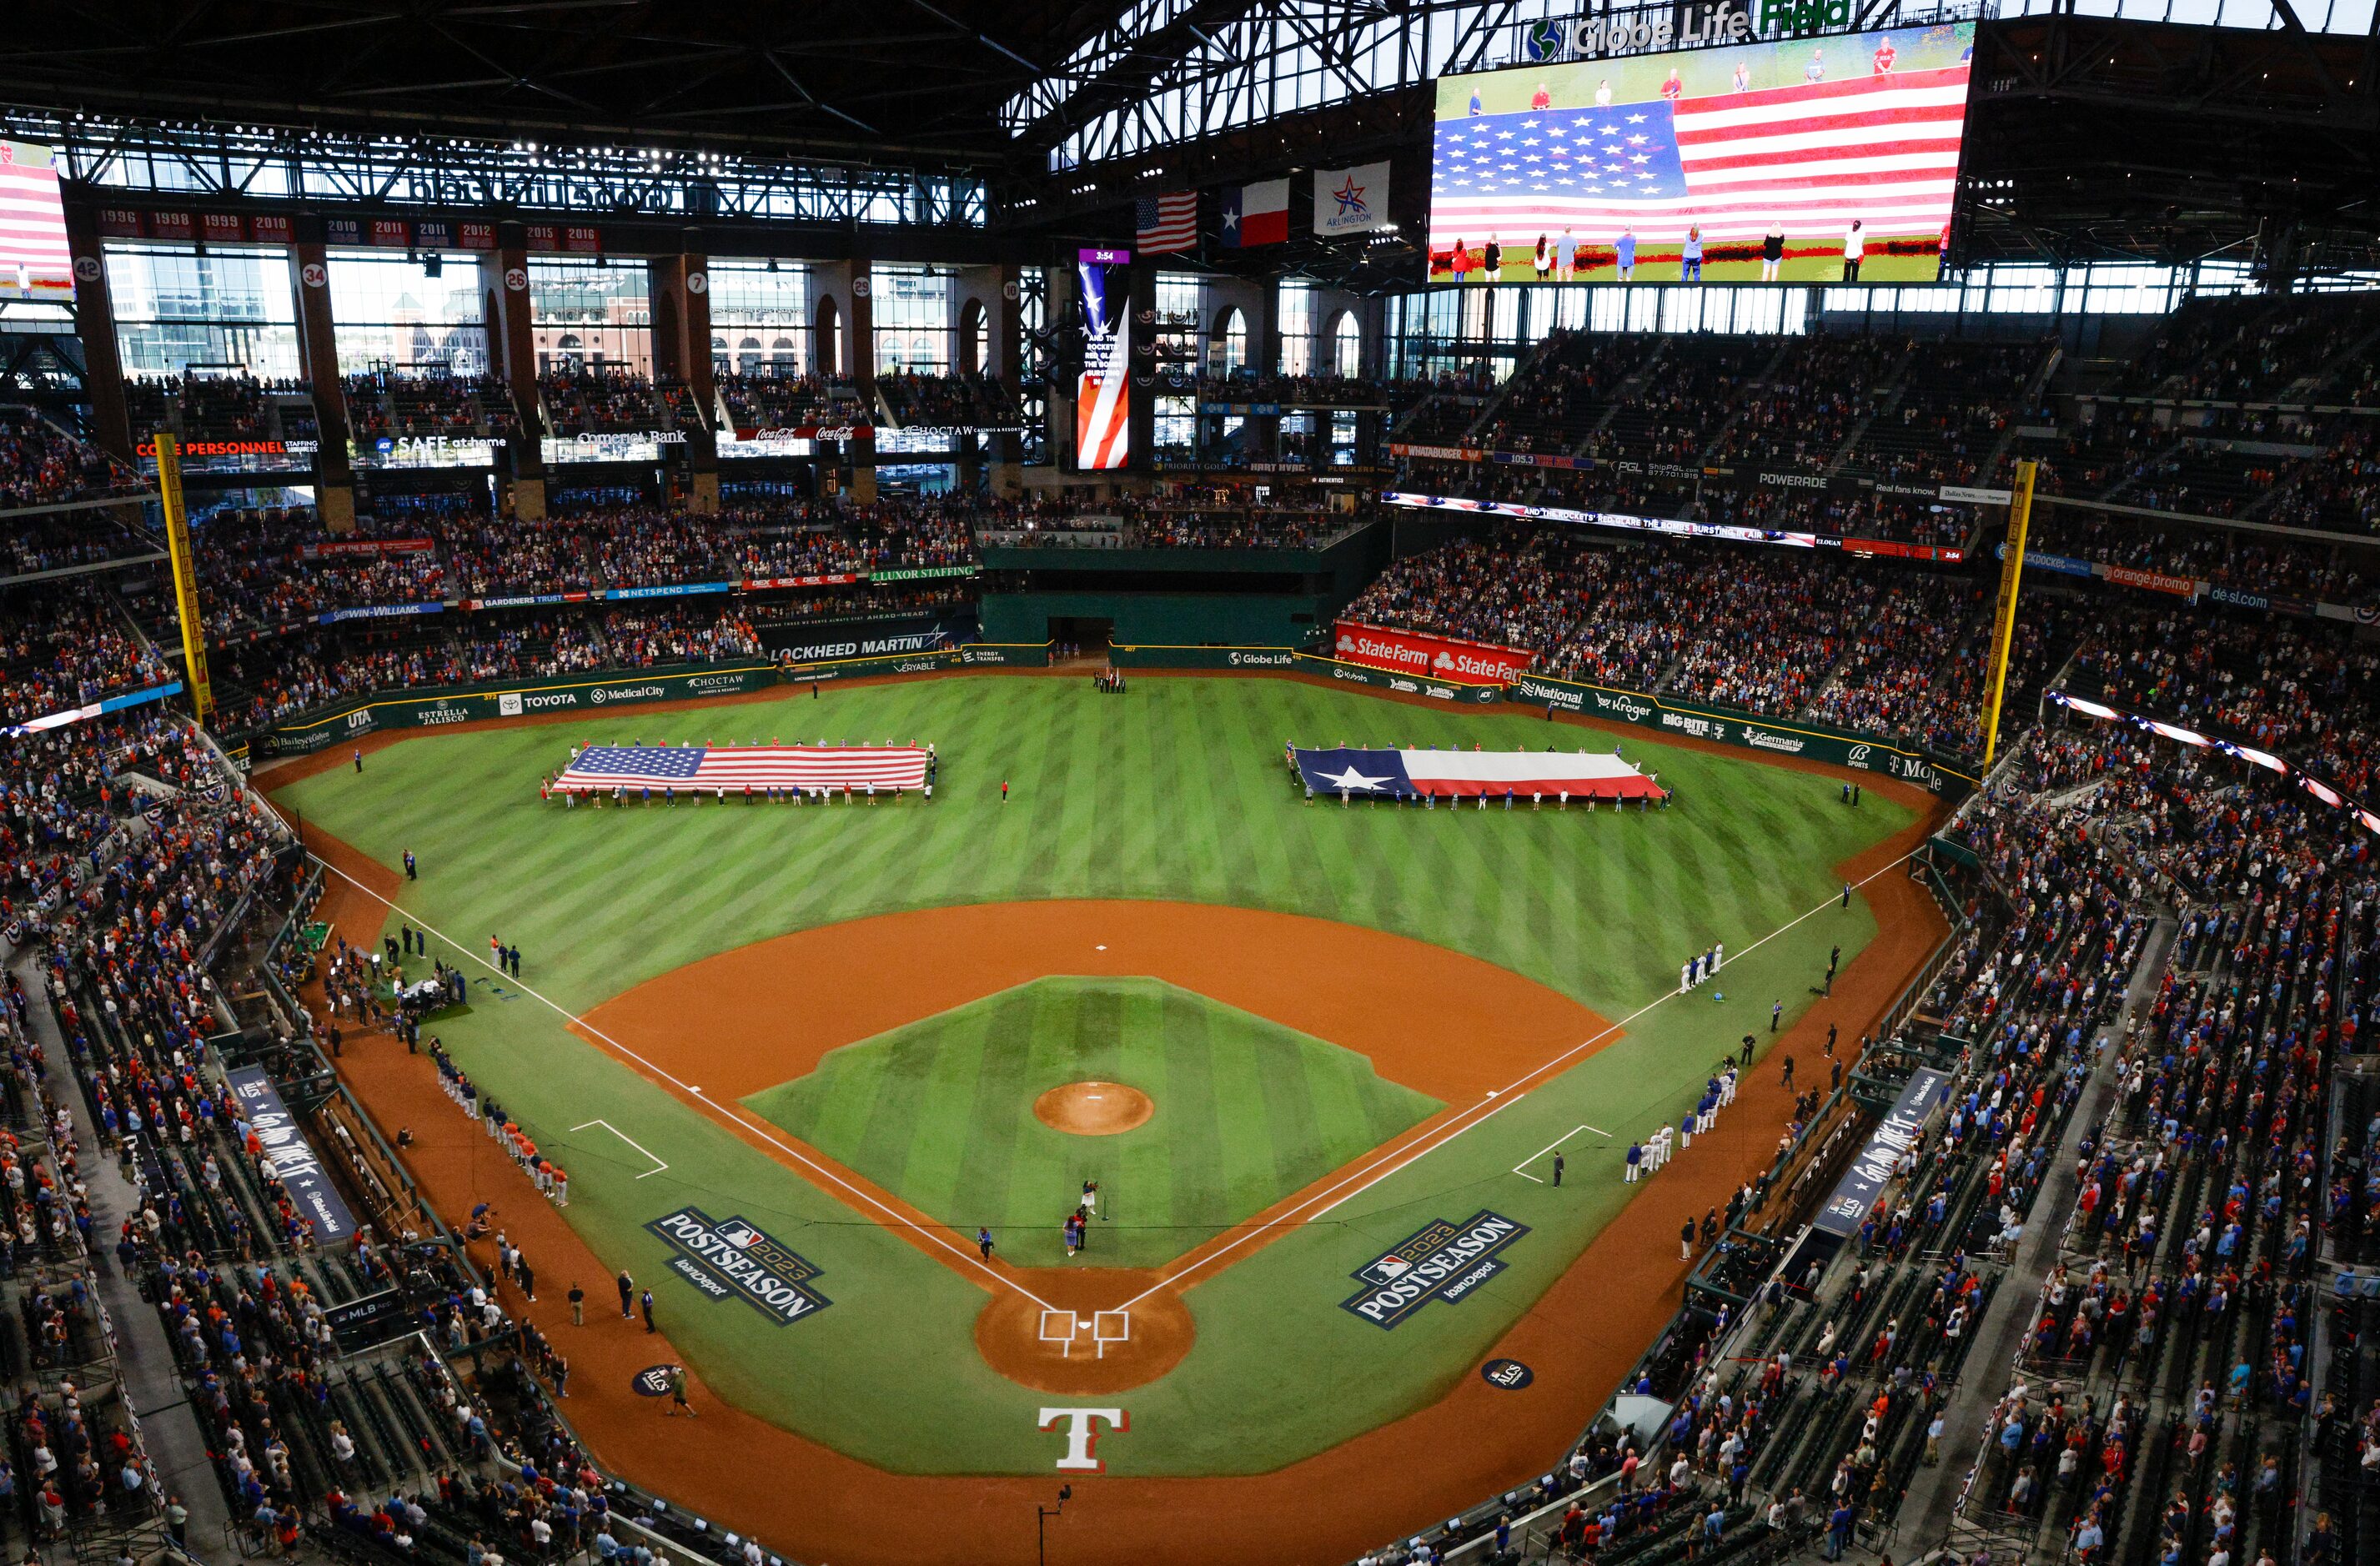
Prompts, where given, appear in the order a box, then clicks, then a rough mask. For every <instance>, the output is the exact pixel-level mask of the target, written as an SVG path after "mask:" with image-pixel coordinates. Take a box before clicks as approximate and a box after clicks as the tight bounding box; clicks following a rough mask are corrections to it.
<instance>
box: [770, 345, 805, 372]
mask: <svg viewBox="0 0 2380 1566" xmlns="http://www.w3.org/2000/svg"><path fill="white" fill-rule="evenodd" d="M801 372H802V365H801V358H800V356H799V355H798V354H796V353H795V351H794V340H793V339H792V338H791V337H780V338H778V339H777V340H776V341H775V342H773V343H771V344H770V345H769V373H770V374H771V375H782V376H784V377H785V378H787V379H788V380H790V379H792V378H793V377H794V376H796V375H799V374H800V373H801Z"/></svg>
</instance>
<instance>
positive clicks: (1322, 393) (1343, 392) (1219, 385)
mask: <svg viewBox="0 0 2380 1566" xmlns="http://www.w3.org/2000/svg"><path fill="white" fill-rule="evenodd" d="M1197 391H1198V400H1199V401H1200V402H1212V403H1279V404H1281V405H1283V406H1284V407H1379V406H1380V405H1381V404H1382V403H1383V402H1385V401H1387V397H1386V396H1385V395H1383V388H1382V387H1381V385H1380V383H1379V382H1377V381H1368V380H1366V379H1365V378H1363V377H1362V376H1355V375H1258V374H1257V373H1256V372H1255V371H1253V370H1241V371H1239V372H1238V373H1236V374H1233V375H1201V376H1199V377H1198V378H1197Z"/></svg>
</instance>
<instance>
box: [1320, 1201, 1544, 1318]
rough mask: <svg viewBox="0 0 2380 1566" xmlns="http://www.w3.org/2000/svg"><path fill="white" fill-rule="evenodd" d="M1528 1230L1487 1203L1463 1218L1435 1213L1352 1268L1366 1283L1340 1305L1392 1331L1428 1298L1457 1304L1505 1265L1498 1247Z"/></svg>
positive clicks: (1522, 1224)
mask: <svg viewBox="0 0 2380 1566" xmlns="http://www.w3.org/2000/svg"><path fill="white" fill-rule="evenodd" d="M1527 1232H1529V1229H1528V1225H1526V1224H1524V1223H1516V1222H1514V1221H1513V1220H1512V1219H1509V1218H1506V1217H1505V1216H1504V1215H1503V1214H1501V1213H1497V1212H1490V1211H1488V1209H1487V1208H1480V1209H1479V1210H1478V1211H1477V1212H1475V1213H1473V1214H1472V1215H1471V1216H1470V1217H1469V1218H1466V1219H1464V1220H1463V1221H1462V1222H1460V1223H1449V1222H1448V1221H1447V1220H1444V1219H1442V1218H1439V1219H1432V1220H1430V1221H1429V1222H1427V1223H1426V1224H1424V1225H1422V1226H1421V1227H1420V1228H1419V1229H1417V1230H1415V1231H1414V1232H1412V1233H1411V1234H1408V1235H1406V1236H1405V1237H1404V1238H1403V1240H1401V1241H1399V1242H1398V1243H1397V1244H1394V1245H1392V1246H1390V1248H1389V1249H1387V1250H1385V1251H1383V1252H1381V1253H1380V1254H1379V1255H1378V1256H1374V1257H1373V1258H1372V1259H1371V1260H1370V1261H1367V1262H1366V1263H1365V1264H1364V1265H1363V1266H1361V1267H1359V1268H1357V1269H1355V1270H1354V1272H1352V1273H1350V1274H1348V1276H1349V1277H1351V1278H1353V1279H1354V1280H1355V1281H1356V1282H1358V1283H1361V1284H1362V1285H1363V1287H1362V1288H1361V1289H1359V1290H1357V1291H1356V1292H1355V1293H1354V1294H1352V1295H1350V1296H1349V1297H1348V1298H1346V1299H1343V1300H1342V1301H1340V1302H1339V1304H1340V1307H1341V1308H1342V1309H1343V1310H1348V1311H1353V1312H1354V1314H1355V1315H1357V1316H1360V1317H1363V1318H1364V1319H1365V1320H1366V1321H1368V1322H1370V1323H1371V1324H1372V1325H1373V1326H1375V1327H1378V1328H1380V1329H1383V1330H1389V1331H1393V1330H1394V1329H1397V1328H1399V1327H1401V1326H1403V1324H1404V1323H1405V1321H1406V1319H1407V1318H1408V1317H1411V1316H1412V1315H1413V1314H1414V1313H1415V1311H1417V1310H1419V1309H1421V1307H1422V1306H1424V1305H1427V1304H1428V1303H1429V1302H1430V1301H1432V1300H1444V1301H1445V1302H1446V1303H1447V1304H1449V1305H1453V1304H1455V1303H1457V1302H1458V1301H1460V1300H1462V1299H1463V1297H1464V1296H1466V1295H1468V1294H1469V1293H1472V1292H1473V1291H1474V1290H1475V1289H1477V1288H1478V1287H1479V1285H1480V1284H1482V1283H1485V1282H1487V1281H1488V1280H1489V1279H1490V1278H1493V1277H1495V1276H1496V1274H1498V1273H1500V1272H1501V1271H1503V1270H1504V1263H1503V1262H1502V1260H1501V1259H1500V1257H1499V1256H1498V1253H1499V1252H1500V1251H1502V1250H1503V1249H1504V1247H1505V1246H1507V1245H1509V1244H1512V1242H1513V1241H1515V1240H1517V1239H1519V1238H1520V1237H1521V1236H1522V1235H1524V1234H1526V1233H1527Z"/></svg>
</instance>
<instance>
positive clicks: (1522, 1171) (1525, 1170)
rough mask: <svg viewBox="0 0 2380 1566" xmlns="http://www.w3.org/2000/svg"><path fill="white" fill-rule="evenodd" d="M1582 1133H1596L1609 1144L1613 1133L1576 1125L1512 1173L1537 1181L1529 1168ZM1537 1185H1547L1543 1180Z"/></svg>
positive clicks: (1519, 1164)
mask: <svg viewBox="0 0 2380 1566" xmlns="http://www.w3.org/2000/svg"><path fill="white" fill-rule="evenodd" d="M1582 1131H1592V1132H1594V1133H1595V1134H1596V1135H1597V1136H1600V1137H1602V1138H1603V1139H1604V1140H1605V1141H1607V1142H1608V1141H1609V1140H1610V1139H1611V1133H1609V1131H1605V1130H1602V1129H1601V1128H1599V1127H1597V1126H1592V1125H1574V1126H1572V1127H1571V1128H1570V1129H1569V1130H1568V1131H1565V1132H1563V1133H1562V1134H1561V1135H1559V1136H1557V1137H1555V1138H1554V1139H1553V1140H1552V1141H1550V1142H1548V1143H1547V1144H1546V1145H1545V1146H1544V1147H1539V1148H1538V1149H1537V1150H1536V1152H1534V1153H1531V1154H1530V1155H1529V1156H1528V1157H1527V1158H1525V1159H1522V1160H1521V1161H1520V1162H1519V1163H1516V1164H1514V1165H1513V1166H1512V1172H1513V1173H1514V1174H1517V1175H1519V1176H1520V1177H1521V1178H1522V1179H1524V1180H1537V1177H1536V1175H1534V1174H1531V1173H1530V1172H1529V1166H1530V1165H1531V1164H1533V1163H1535V1162H1536V1161H1537V1160H1538V1159H1541V1158H1544V1157H1545V1156H1546V1155H1547V1154H1548V1153H1550V1152H1552V1151H1553V1150H1554V1149H1555V1148H1556V1147H1560V1146H1561V1145H1562V1144H1563V1143H1565V1142H1567V1141H1569V1140H1570V1139H1571V1138H1572V1137H1573V1136H1575V1135H1578V1134H1579V1133H1580V1132H1582ZM1537 1184H1540V1185H1542V1184H1545V1182H1544V1181H1542V1180H1537Z"/></svg>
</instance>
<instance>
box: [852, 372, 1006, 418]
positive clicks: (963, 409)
mask: <svg viewBox="0 0 2380 1566" xmlns="http://www.w3.org/2000/svg"><path fill="white" fill-rule="evenodd" d="M876 391H877V395H880V396H881V397H882V398H883V399H884V407H885V408H886V409H887V411H889V412H890V413H891V414H892V422H893V424H894V425H895V426H897V427H899V428H902V429H907V428H909V427H911V426H913V425H919V424H928V425H951V426H961V427H964V426H974V427H976V428H979V429H1010V430H1013V429H1017V428H1020V427H1021V425H1022V422H1023V417H1024V416H1023V415H1022V414H1020V413H1019V412H1018V411H1017V407H1016V399H1015V397H1014V396H1013V395H1010V394H1009V390H1008V387H1007V385H1006V384H1005V383H1004V382H1001V381H998V380H995V379H994V378H993V377H991V376H989V375H984V374H979V373H976V372H972V371H970V372H966V373H953V374H949V375H918V374H914V373H911V372H909V371H902V372H900V373H898V374H893V375H879V376H878V377H877V378H876Z"/></svg>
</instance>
